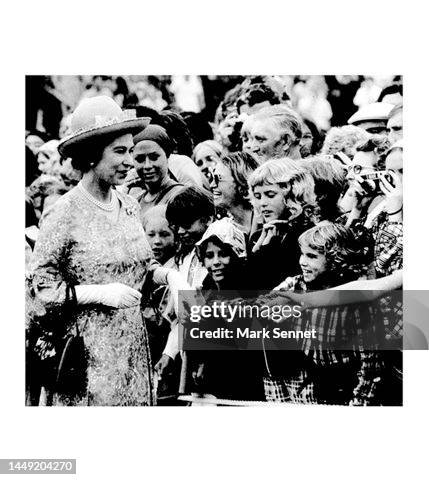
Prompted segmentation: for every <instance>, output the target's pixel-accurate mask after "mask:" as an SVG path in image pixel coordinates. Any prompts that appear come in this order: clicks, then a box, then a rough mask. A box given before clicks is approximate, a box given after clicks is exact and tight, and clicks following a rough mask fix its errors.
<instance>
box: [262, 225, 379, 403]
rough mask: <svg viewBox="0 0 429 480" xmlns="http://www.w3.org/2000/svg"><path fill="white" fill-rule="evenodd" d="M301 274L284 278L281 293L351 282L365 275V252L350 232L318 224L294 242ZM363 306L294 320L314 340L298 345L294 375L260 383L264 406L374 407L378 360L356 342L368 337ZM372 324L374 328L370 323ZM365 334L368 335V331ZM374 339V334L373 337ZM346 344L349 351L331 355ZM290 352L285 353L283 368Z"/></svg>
mask: <svg viewBox="0 0 429 480" xmlns="http://www.w3.org/2000/svg"><path fill="white" fill-rule="evenodd" d="M299 246H300V249H301V256H300V260H299V263H300V268H301V272H302V273H301V274H300V275H297V276H294V277H289V278H287V279H286V280H285V281H284V282H283V283H282V284H281V285H280V286H279V287H280V288H281V289H286V290H293V291H296V292H305V291H309V290H323V289H327V288H332V287H334V286H335V285H339V284H342V283H346V282H349V281H352V280H356V279H358V278H359V277H361V276H362V275H364V273H365V265H366V263H367V259H366V252H365V251H363V250H362V248H361V246H360V245H359V243H358V242H357V241H356V239H355V238H354V237H353V234H352V233H351V232H350V230H348V229H346V228H345V227H344V226H342V225H339V224H334V223H331V222H328V221H324V222H320V223H319V224H318V225H316V226H315V227H313V228H311V229H309V230H307V231H306V232H304V233H303V234H302V235H301V236H300V237H299ZM368 308H369V307H368V306H367V305H361V306H353V307H350V306H342V307H333V308H318V309H312V310H309V311H308V312H307V313H308V314H307V315H305V317H301V318H300V319H297V320H295V322H296V323H295V325H294V328H295V329H303V330H312V329H315V330H316V338H315V339H304V340H303V342H302V344H301V345H300V347H301V349H302V351H303V352H304V353H305V360H304V361H303V362H302V364H301V365H297V366H296V367H297V368H296V369H295V372H293V374H290V373H288V374H287V375H286V376H283V377H282V376H281V375H278V376H277V377H276V378H274V377H272V376H270V377H266V378H265V379H264V385H265V394H266V398H267V400H268V401H291V402H293V403H318V404H319V403H321V404H340V405H341V404H342V405H347V404H350V403H352V404H369V403H374V402H375V399H374V391H375V384H376V383H377V382H378V377H379V376H380V372H381V370H380V369H381V364H379V360H380V358H379V354H378V353H377V352H368V351H363V350H362V349H361V348H360V345H359V341H360V340H361V338H362V337H361V335H362V334H363V333H366V332H367V329H368V326H367V325H365V324H364V320H363V319H364V317H365V318H372V317H370V316H369V313H370V312H369V311H368ZM374 323H376V322H374ZM369 328H370V334H372V330H371V328H372V327H371V326H370V327H369ZM374 335H375V332H374ZM344 341H346V342H347V343H346V344H347V347H348V349H349V350H348V351H345V350H334V349H333V346H334V345H335V344H338V342H344ZM291 353H294V352H285V355H284V357H283V362H284V363H287V360H288V357H289V356H290V354H291Z"/></svg>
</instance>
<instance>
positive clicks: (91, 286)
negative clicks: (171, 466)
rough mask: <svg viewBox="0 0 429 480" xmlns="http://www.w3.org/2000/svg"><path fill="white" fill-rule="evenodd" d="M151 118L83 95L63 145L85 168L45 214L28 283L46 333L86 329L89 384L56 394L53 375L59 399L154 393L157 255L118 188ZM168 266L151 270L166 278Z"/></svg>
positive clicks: (108, 399)
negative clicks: (145, 291) (150, 301)
mask: <svg viewBox="0 0 429 480" xmlns="http://www.w3.org/2000/svg"><path fill="white" fill-rule="evenodd" d="M147 123H148V119H146V118H139V119H136V118H135V117H134V118H133V116H132V115H131V112H123V111H122V110H121V108H120V107H119V106H118V105H117V104H116V103H115V102H114V100H112V99H110V98H108V97H105V96H100V97H93V98H90V99H85V100H83V101H82V102H81V103H80V105H78V107H77V108H76V110H75V112H74V114H73V118H72V125H71V127H72V133H71V134H70V135H69V136H68V137H66V138H64V139H63V140H62V141H61V143H60V144H59V147H58V148H59V152H60V154H61V155H62V156H63V157H64V156H65V157H71V158H72V162H73V166H74V167H75V168H77V169H79V170H80V171H82V172H83V176H82V180H81V181H80V182H79V184H78V185H77V186H76V187H74V188H73V189H72V190H70V191H69V192H68V193H67V194H65V195H64V196H63V197H61V198H60V199H59V200H58V201H57V202H56V203H55V205H54V206H53V208H52V209H51V211H50V212H49V215H47V216H46V218H45V219H44V220H43V222H42V225H41V230H40V235H39V237H38V240H37V242H36V245H35V251H34V256H33V264H32V286H33V289H34V292H35V299H36V301H38V302H41V303H42V304H43V306H44V307H45V309H46V311H47V313H48V318H51V319H52V321H45V323H44V325H43V327H44V329H45V332H46V334H47V337H46V338H49V339H50V340H53V339H55V338H65V337H67V335H70V334H72V335H73V334H74V332H75V331H77V328H78V330H79V332H80V335H81V336H82V337H83V341H84V345H85V356H86V365H85V370H86V388H84V389H83V390H82V389H80V390H79V391H68V392H67V393H63V391H61V393H59V391H58V388H57V384H56V383H55V381H54V382H52V383H51V384H50V385H47V387H48V389H49V388H50V389H51V390H52V392H53V395H52V396H51V398H52V399H53V403H54V404H57V405H150V404H153V403H154V401H155V400H154V393H153V384H152V378H151V364H150V355H149V351H148V346H147V333H146V327H145V324H144V322H143V320H142V317H141V312H140V300H141V294H140V292H139V290H140V289H141V287H142V284H143V281H144V279H145V276H146V273H147V271H148V268H149V266H150V264H151V262H153V260H152V255H153V254H152V251H151V249H150V246H149V244H148V242H147V239H146V236H145V233H144V231H143V227H142V225H141V221H140V216H139V206H138V204H137V202H136V201H135V200H134V199H133V198H132V197H130V196H128V195H125V194H123V193H120V192H119V191H118V190H117V189H116V188H115V187H116V186H118V185H121V183H122V182H123V181H124V179H125V177H126V175H127V172H128V171H129V169H131V167H132V166H133V159H132V156H131V151H132V149H133V148H134V143H133V134H135V133H138V132H139V131H141V130H142V129H144V128H145V127H146V126H147ZM167 273H168V272H165V271H164V272H161V273H159V272H155V273H154V276H156V275H157V276H158V280H159V281H160V282H162V281H165V280H166V277H167ZM160 277H164V278H160ZM73 287H74V290H75V294H76V295H75V303H76V305H75V307H74V318H73V319H71V320H69V319H66V318H65V316H64V304H65V303H66V298H71V297H72V296H73V295H70V289H73ZM67 320H68V321H67ZM76 327H77V328H76ZM45 340H46V339H45ZM41 344H42V347H43V348H42V350H43V349H44V354H45V356H48V357H49V356H51V357H52V356H54V358H55V357H58V358H59V357H60V356H61V347H60V346H61V343H57V344H55V341H54V342H53V343H52V342H51V343H50V342H49V341H44V342H41ZM49 349H50V351H49ZM42 353H43V352H42ZM55 354H56V355H55ZM66 390H67V389H66Z"/></svg>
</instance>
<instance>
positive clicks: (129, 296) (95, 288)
mask: <svg viewBox="0 0 429 480" xmlns="http://www.w3.org/2000/svg"><path fill="white" fill-rule="evenodd" d="M76 299H77V303H78V304H80V305H88V304H91V303H98V304H101V305H106V306H108V307H113V308H128V307H134V306H136V305H139V303H140V299H141V293H140V292H138V291H137V290H134V288H131V287H129V286H128V285H124V284H123V283H108V284H107V285H76Z"/></svg>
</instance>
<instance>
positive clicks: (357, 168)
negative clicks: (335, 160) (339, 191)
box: [347, 164, 376, 175]
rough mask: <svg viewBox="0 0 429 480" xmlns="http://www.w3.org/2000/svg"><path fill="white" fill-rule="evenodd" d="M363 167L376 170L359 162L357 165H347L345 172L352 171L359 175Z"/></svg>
mask: <svg viewBox="0 0 429 480" xmlns="http://www.w3.org/2000/svg"><path fill="white" fill-rule="evenodd" d="M364 168H365V169H368V170H376V168H375V167H363V166H362V165H359V164H358V165H349V166H348V167H347V172H351V171H353V173H354V174H355V175H359V173H361V171H362V170H363V169H364Z"/></svg>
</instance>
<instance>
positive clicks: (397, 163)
mask: <svg viewBox="0 0 429 480" xmlns="http://www.w3.org/2000/svg"><path fill="white" fill-rule="evenodd" d="M37 82H39V83H37ZM35 85H36V86H35ZM61 85H62V87H61ZM131 86H132V88H131ZM32 95H33V96H32ZM48 98H49V101H48V100H47V99H48ZM402 108H403V107H402V79H401V78H400V77H393V76H392V77H390V78H384V79H382V80H379V81H378V80H377V79H374V78H370V77H359V76H295V77H292V76H288V77H272V76H253V77H231V78H228V79H225V78H221V77H219V78H216V77H197V76H194V77H192V76H189V77H186V76H184V77H179V76H176V77H174V78H166V77H147V78H145V79H144V80H142V79H138V78H131V79H127V78H125V77H105V76H95V77H92V78H91V79H88V78H83V79H82V78H81V77H65V78H60V79H58V78H50V79H43V81H42V80H40V79H37V81H36V80H34V79H33V80H32V79H31V78H29V79H28V91H27V131H26V230H25V238H26V244H25V245H26V295H27V301H26V305H27V309H26V312H27V339H26V341H27V350H26V351H27V354H26V355H27V359H26V364H27V369H26V376H27V382H26V390H27V391H26V403H27V404H28V405H124V406H125V405H156V404H158V405H167V404H172V405H178V404H180V405H183V404H184V402H181V401H180V400H178V398H180V395H182V394H190V393H194V394H198V396H199V398H204V399H212V400H210V401H211V402H212V403H213V404H216V403H218V404H222V401H223V400H225V399H226V400H230V401H242V402H246V401H247V402H255V401H260V402H286V403H303V404H337V405H400V404H401V403H402V353H401V350H400V349H401V345H402V343H401V341H402V337H401V335H402V328H401V320H402V318H401V314H400V312H401V305H400V304H399V305H396V312H395V315H391V314H390V312H388V313H386V312H384V313H385V314H384V315H375V314H374V315H373V318H374V323H376V322H379V323H380V324H379V325H374V330H377V332H380V331H381V335H382V336H383V338H384V340H385V341H386V342H388V344H389V347H388V348H387V349H386V350H383V351H380V350H376V349H368V348H366V347H362V344H361V342H360V341H359V331H360V330H359V329H360V328H361V318H363V316H365V312H364V310H365V309H366V313H368V312H370V309H371V308H373V307H372V306H371V305H369V304H367V303H365V302H360V303H358V304H357V303H356V302H357V300H356V299H354V301H353V302H352V304H351V305H350V304H347V305H341V304H340V303H341V302H339V301H337V300H335V299H333V300H332V298H331V299H330V300H329V301H328V303H329V304H326V305H324V304H323V301H322V302H321V300H320V298H318V299H314V298H313V297H312V296H311V293H310V292H312V291H322V290H328V289H330V290H331V289H332V290H333V291H335V290H336V289H338V290H350V291H353V290H355V291H359V290H368V291H370V292H373V295H374V296H376V295H380V294H381V293H380V292H387V293H388V292H391V291H393V290H396V289H401V287H402V245H403V244H402V241H403V223H402V219H403V197H402V176H403V165H402V156H403V142H402V113H403V110H402ZM182 290H187V291H188V290H192V291H196V292H199V294H200V295H201V296H202V298H204V299H205V301H206V302H208V303H210V302H213V301H215V300H222V299H225V296H224V295H225V293H224V292H225V291H229V292H231V291H234V292H236V294H237V298H246V297H248V296H249V292H250V291H255V290H263V291H273V292H276V295H277V296H276V297H273V294H271V296H269V297H263V296H262V297H261V298H259V299H256V300H255V301H257V302H260V303H264V302H266V301H269V300H268V299H269V298H270V299H271V300H270V301H273V300H272V299H273V298H276V301H284V302H297V301H299V302H300V304H302V305H304V306H305V310H304V314H303V316H302V317H300V318H299V319H292V320H291V319H289V320H284V321H289V322H290V327H291V328H293V329H305V328H310V327H311V328H314V329H315V330H316V331H317V332H318V337H317V339H315V340H313V341H304V342H302V343H301V344H299V346H298V347H297V348H294V349H293V350H288V351H267V350H265V349H262V351H217V350H213V351H192V352H186V351H183V350H182V349H181V348H180V341H179V336H180V329H179V324H180V322H181V321H186V319H183V318H181V316H180V308H179V304H180V294H179V292H180V291H182ZM388 303H389V302H388V301H387V302H386V306H385V308H386V309H388V308H389V307H388V306H387V304H388ZM356 305H357V306H356ZM382 313H383V312H382ZM380 319H381V320H380ZM350 324H352V326H353V328H352V331H353V335H352V336H353V338H354V339H355V340H356V342H355V343H356V344H354V345H350V348H349V349H348V350H338V351H333V350H332V349H330V348H329V347H328V346H327V345H328V344H327V343H324V341H325V338H326V337H327V336H333V337H335V336H338V337H341V335H344V332H345V331H347V332H348V333H349V334H350V331H351V330H350ZM77 340H80V343H79V342H78V341H77Z"/></svg>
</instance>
